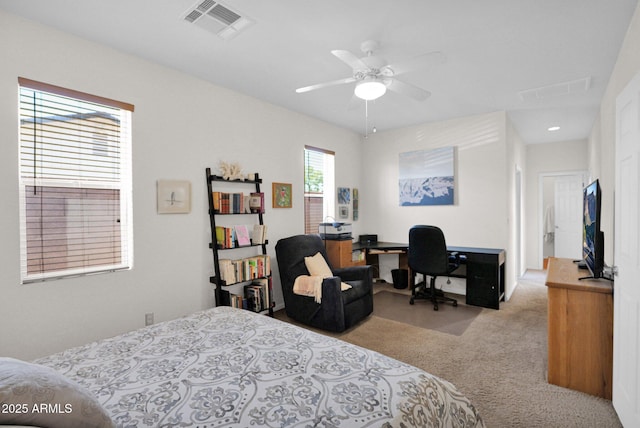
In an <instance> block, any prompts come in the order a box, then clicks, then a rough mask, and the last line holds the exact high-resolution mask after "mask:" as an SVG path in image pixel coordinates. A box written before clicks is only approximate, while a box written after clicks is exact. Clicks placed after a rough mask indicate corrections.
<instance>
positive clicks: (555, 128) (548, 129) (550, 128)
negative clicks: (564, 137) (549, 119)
mask: <svg viewBox="0 0 640 428" xmlns="http://www.w3.org/2000/svg"><path fill="white" fill-rule="evenodd" d="M559 129H560V127H559V126H551V127H549V128H547V131H558V130H559Z"/></svg>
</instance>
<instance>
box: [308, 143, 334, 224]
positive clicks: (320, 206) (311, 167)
mask: <svg viewBox="0 0 640 428" xmlns="http://www.w3.org/2000/svg"><path fill="white" fill-rule="evenodd" d="M334 159H335V153H334V152H331V151H328V150H323V149H318V148H315V147H310V146H305V148H304V233H318V225H319V224H320V223H323V222H324V220H325V219H329V218H330V219H332V220H333V213H334V209H335V192H334V191H333V189H334Z"/></svg>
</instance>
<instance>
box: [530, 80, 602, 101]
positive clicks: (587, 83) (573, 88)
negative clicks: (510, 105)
mask: <svg viewBox="0 0 640 428" xmlns="http://www.w3.org/2000/svg"><path fill="white" fill-rule="evenodd" d="M590 87H591V77H584V78H582V79H577V80H572V81H570V82H562V83H556V84H553V85H549V86H543V87H541V88H535V89H527V90H526V91H521V92H518V95H520V99H521V100H522V101H535V100H542V99H546V98H551V97H558V96H563V95H577V94H580V93H583V92H587V91H588V90H589V89H590Z"/></svg>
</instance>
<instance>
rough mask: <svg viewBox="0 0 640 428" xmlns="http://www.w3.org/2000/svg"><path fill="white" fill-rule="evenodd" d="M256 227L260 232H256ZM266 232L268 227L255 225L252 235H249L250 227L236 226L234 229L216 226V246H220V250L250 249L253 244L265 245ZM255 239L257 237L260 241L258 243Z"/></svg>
mask: <svg viewBox="0 0 640 428" xmlns="http://www.w3.org/2000/svg"><path fill="white" fill-rule="evenodd" d="M256 227H257V229H258V232H256ZM265 232H266V227H265V226H264V225H261V224H256V225H254V227H253V232H252V233H251V234H250V233H249V227H248V226H246V225H236V226H232V227H224V226H216V244H218V248H238V247H248V246H249V245H252V244H253V245H258V244H264V243H265V237H264V234H265ZM254 237H257V238H258V240H257V241H256V240H255V238H254ZM252 241H253V242H252Z"/></svg>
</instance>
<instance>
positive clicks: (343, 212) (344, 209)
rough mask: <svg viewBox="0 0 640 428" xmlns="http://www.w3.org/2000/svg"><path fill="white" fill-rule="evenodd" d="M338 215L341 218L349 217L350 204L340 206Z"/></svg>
mask: <svg viewBox="0 0 640 428" xmlns="http://www.w3.org/2000/svg"><path fill="white" fill-rule="evenodd" d="M338 217H340V218H341V219H344V218H349V206H348V205H341V206H339V207H338Z"/></svg>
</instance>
